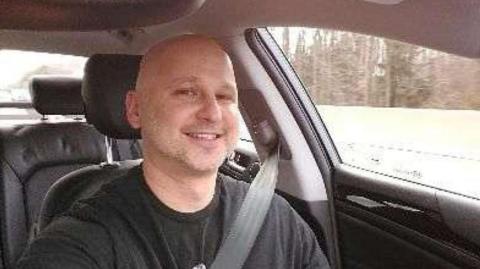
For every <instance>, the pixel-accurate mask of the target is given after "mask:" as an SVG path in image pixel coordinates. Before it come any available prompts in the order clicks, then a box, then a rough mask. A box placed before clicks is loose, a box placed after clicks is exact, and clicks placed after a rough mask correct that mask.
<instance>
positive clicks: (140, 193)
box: [18, 167, 329, 269]
mask: <svg viewBox="0 0 480 269" xmlns="http://www.w3.org/2000/svg"><path fill="white" fill-rule="evenodd" d="M247 191H248V184H246V183H244V182H240V181H236V180H233V179H231V178H228V177H225V176H219V178H218V180H217V184H216V191H215V195H214V198H213V199H212V202H211V203H210V204H209V205H208V206H207V207H206V208H204V209H203V210H200V211H198V212H195V213H192V214H185V213H180V212H176V211H174V210H172V209H170V208H168V207H167V206H166V205H164V204H162V203H161V202H160V201H159V200H158V199H156V197H155V196H154V195H153V193H152V192H151V191H150V189H149V188H148V187H147V186H146V184H145V181H144V178H143V173H142V169H141V168H140V167H136V168H134V169H132V171H130V173H128V175H127V176H125V177H123V178H119V179H116V180H114V181H113V182H111V183H109V184H106V185H105V186H103V187H102V189H101V190H100V191H99V192H98V193H97V194H96V195H95V196H94V197H92V198H90V199H86V200H83V201H79V202H77V203H75V204H74V206H72V208H71V209H70V211H69V212H68V213H67V214H65V215H64V216H62V217H59V218H57V219H56V220H54V221H53V222H52V223H51V224H50V225H49V226H48V227H47V228H46V229H45V230H44V231H42V232H41V233H40V235H39V236H38V237H37V239H36V240H35V241H34V242H32V244H30V246H29V247H28V248H27V250H26V252H25V253H24V255H23V256H22V258H21V259H20V261H19V264H18V268H21V269H27V268H39V269H43V268H49V269H57V268H58V269H59V268H74V269H76V268H78V269H80V268H81V269H86V268H101V269H103V268H125V269H126V268H129V269H133V268H135V269H144V268H155V269H157V268H165V269H170V268H171V269H190V268H192V267H193V266H195V265H197V264H199V263H205V264H206V266H207V268H208V266H209V265H210V264H211V263H212V262H213V259H214V257H215V253H216V252H217V250H218V248H219V247H220V245H221V241H222V240H223V239H224V238H225V236H226V233H227V232H228V230H229V229H230V227H231V224H232V223H233V221H234V219H235V216H236V213H237V212H238V210H239V209H240V206H241V204H242V202H243V199H244V197H245V195H246V193H247ZM243 268H245V269H249V268H275V269H282V268H285V269H287V268H288V269H293V268H308V269H311V268H329V266H328V263H327V261H326V258H325V256H324V255H323V253H322V252H321V250H320V247H319V245H318V243H317V241H316V239H315V235H314V234H313V232H312V231H311V229H310V228H309V227H308V225H307V224H306V223H305V222H304V221H303V220H302V219H301V218H300V217H299V215H298V214H297V213H296V212H295V211H294V210H293V209H292V208H291V207H290V206H289V205H288V203H287V202H286V201H285V200H284V199H283V198H281V197H279V196H277V195H275V196H274V198H273V200H272V204H271V205H270V208H269V212H268V214H267V216H266V219H265V222H264V224H263V226H262V228H261V230H260V232H259V235H258V236H257V238H256V241H255V244H254V246H253V248H252V249H251V252H250V254H249V256H248V258H247V260H246V261H245V264H244V266H243Z"/></svg>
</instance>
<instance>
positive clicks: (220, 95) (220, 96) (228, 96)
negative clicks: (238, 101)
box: [217, 94, 234, 102]
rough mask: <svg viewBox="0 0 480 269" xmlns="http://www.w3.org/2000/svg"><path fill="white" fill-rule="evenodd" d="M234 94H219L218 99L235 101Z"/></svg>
mask: <svg viewBox="0 0 480 269" xmlns="http://www.w3.org/2000/svg"><path fill="white" fill-rule="evenodd" d="M233 99H234V98H233V96H232V95H229V94H219V95H217V100H219V101H226V102H230V101H233Z"/></svg>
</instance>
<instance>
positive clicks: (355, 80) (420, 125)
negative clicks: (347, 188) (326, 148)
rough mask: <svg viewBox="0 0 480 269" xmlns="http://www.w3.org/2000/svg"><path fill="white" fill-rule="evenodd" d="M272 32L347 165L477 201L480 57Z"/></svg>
mask: <svg viewBox="0 0 480 269" xmlns="http://www.w3.org/2000/svg"><path fill="white" fill-rule="evenodd" d="M269 31H270V33H271V34H272V36H273V37H274V39H275V40H276V42H277V43H278V45H279V47H280V48H281V49H282V50H283V52H284V54H285V56H286V57H287V59H288V60H289V61H290V63H291V65H292V66H293V68H294V69H295V71H296V73H297V75H298V76H299V78H300V79H301V80H302V82H303V84H304V86H305V88H306V90H307V92H308V93H309V95H310V97H311V100H312V101H313V102H314V103H315V105H316V108H317V110H318V112H319V114H320V116H321V118H322V120H323V121H324V123H325V125H326V127H327V129H328V131H329V133H330V136H331V137H332V140H333V142H334V144H335V147H336V149H337V151H338V153H339V155H340V158H341V160H342V162H343V163H344V164H347V165H351V166H355V167H359V168H362V169H366V170H369V171H373V172H377V173H380V174H384V175H388V176H391V177H394V178H398V179H403V180H409V181H413V182H416V183H420V184H424V185H428V186H433V187H436V188H440V189H444V190H448V191H453V192H457V193H461V194H464V195H469V196H473V197H480V139H479V138H480V124H479V123H480V111H479V108H480V94H478V92H479V91H478V87H479V85H480V61H479V60H476V59H468V58H463V57H459V56H455V55H450V54H447V53H442V52H439V51H435V50H432V49H427V48H423V47H419V46H415V45H411V44H406V43H402V42H398V41H393V40H388V39H384V38H378V37H373V36H367V35H362V34H355V33H349V32H342V31H333V30H326V29H314V28H298V27H276V28H269Z"/></svg>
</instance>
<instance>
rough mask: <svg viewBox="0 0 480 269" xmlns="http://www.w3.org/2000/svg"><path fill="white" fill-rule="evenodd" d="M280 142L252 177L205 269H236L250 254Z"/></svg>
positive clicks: (271, 191) (270, 193) (266, 205)
mask: <svg viewBox="0 0 480 269" xmlns="http://www.w3.org/2000/svg"><path fill="white" fill-rule="evenodd" d="M279 155H280V143H278V145H277V147H276V148H275V149H274V150H273V151H272V152H271V153H270V155H269V156H268V157H267V159H266V160H265V162H264V163H263V165H262V166H261V168H260V171H259V172H258V174H257V175H256V176H255V179H254V180H253V182H252V184H251V185H250V188H249V190H248V192H247V195H246V196H245V200H244V201H243V203H242V205H241V207H240V210H239V212H238V215H237V217H236V218H235V220H234V222H233V225H232V228H231V230H230V232H229V234H228V235H227V237H226V239H225V240H224V242H223V244H222V246H221V247H220V249H219V251H218V253H217V256H216V257H215V260H214V261H213V263H212V265H211V266H210V268H209V269H240V268H242V266H243V264H244V263H245V260H246V259H247V257H248V254H249V253H250V250H251V248H252V247H253V244H254V243H255V239H256V238H257V235H258V232H259V231H260V228H261V227H262V225H263V222H264V220H265V216H266V215H267V212H268V209H269V208H270V204H271V201H272V198H273V194H274V191H275V186H276V184H277V175H278V162H279V160H280V157H279Z"/></svg>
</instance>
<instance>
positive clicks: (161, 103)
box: [134, 48, 239, 172]
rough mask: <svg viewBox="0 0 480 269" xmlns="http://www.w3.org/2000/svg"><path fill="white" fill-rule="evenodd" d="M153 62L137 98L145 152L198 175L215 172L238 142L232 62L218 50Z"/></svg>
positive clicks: (174, 55) (173, 55)
mask: <svg viewBox="0 0 480 269" xmlns="http://www.w3.org/2000/svg"><path fill="white" fill-rule="evenodd" d="M149 60H151V61H152V62H147V63H146V64H145V66H144V67H145V68H146V69H147V70H145V72H144V73H143V74H142V76H143V77H142V78H141V79H143V83H142V84H143V85H142V89H141V90H140V91H139V92H138V93H137V96H136V101H137V105H138V112H139V119H140V122H139V123H140V124H139V126H137V127H140V128H141V132H142V138H143V144H144V147H145V148H146V149H145V150H147V151H149V149H150V150H151V151H150V153H151V154H153V155H154V156H149V157H153V158H157V159H158V160H166V161H167V162H170V163H172V162H173V163H175V164H181V165H182V166H184V167H187V168H188V169H192V170H194V171H196V172H213V171H216V169H218V167H219V166H220V165H221V163H222V161H223V160H224V158H225V157H226V156H227V154H228V153H229V152H231V151H232V150H233V148H234V146H235V144H236V142H237V139H238V117H239V112H238V105H237V89H236V83H235V77H234V74H233V69H232V66H231V63H230V60H229V59H228V56H227V55H226V54H225V53H224V52H223V51H220V50H219V49H218V48H215V49H213V48H203V49H202V48H197V50H186V51H183V53H180V54H179V53H178V51H175V50H173V51H172V52H171V53H168V52H166V53H163V54H162V56H161V57H160V58H158V59H156V58H154V56H153V57H152V59H148V58H147V61H149ZM134 127H135V126H134ZM147 147H148V148H147ZM145 157H147V156H145Z"/></svg>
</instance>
